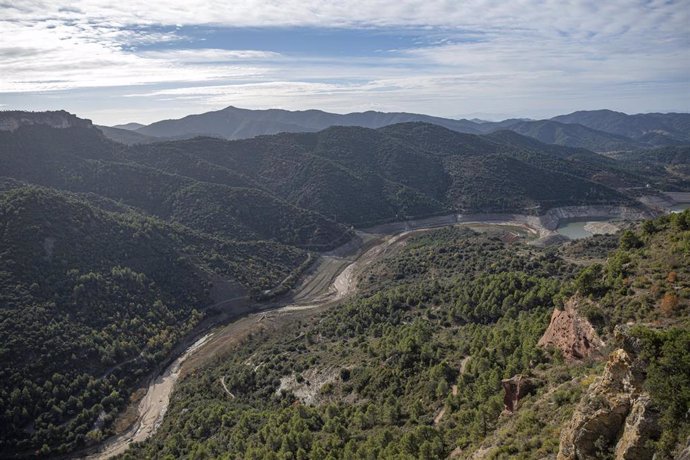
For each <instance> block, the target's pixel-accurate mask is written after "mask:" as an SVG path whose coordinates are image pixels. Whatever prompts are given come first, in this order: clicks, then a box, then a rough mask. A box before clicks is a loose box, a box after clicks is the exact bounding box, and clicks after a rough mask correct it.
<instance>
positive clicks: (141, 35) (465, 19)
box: [0, 0, 690, 115]
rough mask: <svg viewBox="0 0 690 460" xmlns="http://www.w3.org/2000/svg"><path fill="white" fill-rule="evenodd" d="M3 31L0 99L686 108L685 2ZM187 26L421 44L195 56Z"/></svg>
mask: <svg viewBox="0 0 690 460" xmlns="http://www.w3.org/2000/svg"><path fill="white" fill-rule="evenodd" d="M0 18H2V19H0V94H2V93H4V94H11V93H18V94H24V93H37V92H42V93H45V92H60V91H79V90H82V89H85V88H115V87H126V88H125V89H123V90H122V91H121V92H120V93H117V94H119V95H129V96H132V95H136V96H137V97H136V99H147V98H148V99H150V100H151V101H152V103H158V102H163V101H168V102H170V101H176V100H177V101H184V102H185V103H189V102H191V101H195V102H196V103H198V104H199V105H203V106H217V105H224V104H231V103H232V104H236V105H239V104H245V105H247V106H251V107H269V106H274V105H282V106H284V107H286V108H305V107H306V106H307V104H309V105H312V106H319V107H328V108H331V109H334V110H349V109H354V110H358V109H360V108H371V107H377V108H385V109H389V110H395V109H401V110H413V109H414V110H419V111H426V112H431V111H433V112H435V113H438V114H446V115H448V114H454V113H458V112H459V111H467V109H466V107H468V106H469V107H470V109H471V111H498V112H506V111H508V110H519V109H520V107H523V108H524V107H535V108H541V107H546V106H547V104H549V103H550V102H549V101H554V100H556V99H558V100H560V101H569V103H571V104H575V103H577V104H586V103H592V102H595V103H596V102H597V101H601V103H607V104H609V105H611V106H615V104H616V103H619V104H621V105H619V106H618V108H619V109H623V108H624V107H623V106H624V105H625V104H628V105H633V104H641V103H643V101H647V102H646V103H648V104H649V107H650V109H651V108H657V109H658V104H667V103H674V104H680V106H681V107H686V109H687V106H688V104H690V96H687V95H684V94H687V85H688V84H689V80H690V35H689V34H688V33H687V24H688V23H690V8H688V7H687V2H686V1H684V0H683V1H663V0H611V1H606V2H602V1H598V0H558V1H557V0H520V1H505V2H496V1H493V0H466V1H462V2H461V1H458V0H343V1H338V2H333V1H330V0H282V1H276V0H263V1H259V0H237V1H233V2H227V1H217V0H208V1H206V2H203V3H201V4H195V5H193V7H191V6H190V5H189V3H188V2H182V1H179V0H166V1H162V0H150V1H148V2H145V3H141V2H134V1H133V0H120V1H118V2H112V1H103V0H81V1H80V2H78V3H74V2H67V1H65V0H55V1H51V2H48V1H43V0H24V1H22V2H13V3H11V4H1V5H0ZM180 26H182V27H180ZM190 27H197V28H205V29H207V30H208V32H209V34H210V35H209V37H211V38H212V37H213V35H212V33H213V30H214V29H215V30H224V28H233V29H234V28H242V27H245V28H246V27H251V28H259V30H265V29H269V28H270V29H276V28H280V30H281V31H282V32H283V33H284V34H286V35H285V36H289V34H299V33H300V30H299V28H304V27H318V28H324V29H328V28H338V29H339V30H342V29H348V28H357V29H358V30H364V31H365V32H366V31H371V32H372V33H374V32H375V31H378V30H386V31H392V32H394V33H400V34H414V36H415V37H416V38H417V40H416V44H414V45H412V46H411V45H409V43H408V44H407V45H404V46H401V47H399V48H396V49H385V50H382V51H381V52H380V53H378V54H377V55H376V56H373V55H371V53H369V54H367V53H363V54H362V55H356V56H351V57H350V56H349V57H347V58H346V59H344V58H342V57H340V56H336V55H328V54H324V53H323V52H318V53H316V52H313V51H310V47H309V45H308V44H307V45H305V48H304V49H303V50H301V51H300V52H292V53H291V52H281V53H278V52H276V51H275V50H271V49H251V48H252V46H248V47H247V48H250V49H223V48H231V46H230V45H231V44H230V43H218V42H217V41H216V42H213V44H212V45H209V46H208V47H204V48H198V47H199V45H203V43H198V42H197V43H193V41H194V40H198V39H199V37H188V36H185V30H188V29H189V28H190ZM191 45H194V46H191ZM257 48H259V47H257ZM262 48H270V46H268V47H266V46H264V47H262ZM130 86H139V87H141V88H140V89H137V90H132V89H130V88H128V87H130ZM655 98H656V101H654V99H655ZM129 99H130V100H133V99H132V98H131V97H130V98H129ZM605 101H607V102H605ZM673 101H675V102H673ZM551 103H552V104H553V102H551ZM655 104H657V105H655ZM99 110H100V109H99ZM523 113H524V111H523Z"/></svg>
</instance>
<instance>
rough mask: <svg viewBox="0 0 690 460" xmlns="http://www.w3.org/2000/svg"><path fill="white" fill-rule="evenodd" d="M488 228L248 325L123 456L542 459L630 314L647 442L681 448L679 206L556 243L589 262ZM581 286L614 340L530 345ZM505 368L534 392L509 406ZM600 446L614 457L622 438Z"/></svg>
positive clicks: (689, 381)
mask: <svg viewBox="0 0 690 460" xmlns="http://www.w3.org/2000/svg"><path fill="white" fill-rule="evenodd" d="M500 236H501V233H500V232H499V233H498V234H496V233H491V232H490V233H488V234H477V233H474V232H473V231H471V230H465V229H457V228H455V229H443V230H438V231H435V232H431V233H427V234H423V235H420V236H417V237H413V238H411V239H410V240H409V241H408V242H407V244H406V245H405V246H404V247H403V249H402V250H401V251H400V252H398V253H397V254H394V255H391V256H389V257H388V258H386V259H384V260H382V261H381V262H380V263H378V264H375V265H373V266H372V267H371V269H369V270H368V271H367V272H365V273H364V274H363V276H362V278H361V281H360V282H361V286H360V289H361V293H360V294H359V295H358V296H357V297H356V298H354V299H352V300H350V301H348V302H347V303H346V304H345V305H343V306H341V307H340V308H337V309H332V310H329V311H327V312H326V313H323V314H321V315H317V316H315V317H313V318H311V319H309V320H307V321H304V320H301V321H294V322H292V323H291V324H289V325H288V326H283V327H282V328H281V329H280V332H278V331H275V330H273V331H270V330H269V331H268V332H265V333H261V332H259V333H258V334H255V335H254V336H250V337H249V338H248V339H247V340H245V341H243V342H242V343H241V346H236V347H232V348H229V349H228V350H227V351H226V354H225V355H224V356H218V357H216V358H215V359H212V360H210V361H208V362H207V363H206V365H204V366H203V367H201V368H197V369H196V370H194V372H192V373H190V374H189V375H188V376H187V377H186V378H185V379H184V380H183V381H182V382H181V383H180V385H179V387H178V389H177V390H176V393H175V395H174V397H173V404H172V407H171V408H170V411H169V413H168V415H167V416H166V419H165V421H164V423H163V425H162V427H161V429H160V431H159V432H158V433H157V434H156V435H155V436H154V437H153V438H152V439H151V440H150V441H148V442H146V443H145V444H144V445H142V446H137V447H135V448H134V449H133V450H132V451H130V452H129V453H127V454H125V455H124V456H123V458H132V459H134V458H140V457H144V456H155V457H159V458H164V457H166V456H170V457H175V458H215V457H222V456H228V457H230V458H235V457H239V458H246V459H270V458H276V459H278V458H305V459H317V458H326V457H329V458H348V459H351V458H396V459H398V458H410V459H412V458H415V459H416V458H423V459H434V458H446V457H448V456H449V455H450V456H451V457H456V458H469V457H470V456H471V455H472V454H473V453H474V452H481V455H482V456H483V457H484V458H525V459H527V458H545V457H547V458H548V457H549V456H555V454H556V453H557V452H558V451H559V444H560V443H559V435H560V433H561V431H562V430H563V429H564V427H566V426H568V424H569V423H570V418H571V414H573V411H575V410H581V404H578V402H579V401H580V400H581V399H582V400H583V401H585V400H586V399H587V397H588V394H589V392H590V391H592V390H591V388H589V389H588V387H589V386H590V384H591V383H592V382H596V381H598V380H597V379H596V377H597V376H598V375H599V374H601V372H602V364H603V363H602V356H605V353H607V350H611V349H612V348H610V347H612V346H614V344H615V343H616V341H615V340H614V338H613V331H614V329H615V326H616V325H618V324H621V323H624V322H628V321H635V322H636V323H637V324H638V326H637V327H636V328H634V329H633V330H631V332H630V333H629V334H630V335H629V336H628V337H630V338H631V339H630V340H633V341H636V342H635V344H636V345H635V347H636V348H637V350H638V352H639V356H638V358H636V359H639V362H640V364H639V365H640V366H644V367H643V368H644V369H645V378H644V388H645V389H646V391H649V393H650V395H651V400H652V402H653V407H654V410H655V411H657V413H658V414H659V415H658V419H656V420H658V422H656V423H658V426H659V432H658V434H656V435H654V434H652V435H651V436H652V438H650V441H649V442H651V443H652V444H650V445H651V446H652V449H653V450H654V451H655V452H656V453H657V458H667V459H670V458H673V457H674V455H677V453H678V449H680V448H682V445H683V443H684V440H685V439H686V437H687V436H688V434H690V424H689V423H687V421H685V420H684V418H683V413H684V412H685V411H687V409H688V404H690V396H689V395H688V392H687V389H688V388H690V372H689V369H690V367H689V366H687V361H688V359H689V358H690V353H688V345H690V329H689V327H690V325H689V324H688V323H687V314H688V309H689V308H690V305H689V301H690V272H689V271H688V267H689V266H690V264H688V259H690V212H685V213H684V214H676V215H673V216H670V217H669V216H666V217H663V218H660V219H657V220H656V221H650V222H646V223H645V224H644V225H643V226H642V227H641V228H639V229H637V230H636V231H634V232H633V231H627V232H625V233H623V234H622V236H620V242H619V243H618V248H617V249H615V250H613V252H609V251H611V249H610V246H609V245H608V244H603V245H602V244H601V243H595V244H593V245H592V244H589V243H577V244H575V245H574V246H573V248H568V247H566V248H564V250H563V251H565V252H564V253H563V254H568V255H567V258H568V259H576V260H578V261H579V262H578V263H586V264H589V265H588V266H587V267H586V268H581V267H580V266H578V265H573V264H572V263H570V262H567V261H566V260H564V258H562V257H561V256H560V255H559V252H554V251H553V250H546V251H542V250H536V249H531V248H530V247H529V246H526V245H524V244H523V243H521V242H517V243H504V242H502V240H501V239H500V238H499V237H500ZM597 248H599V249H597ZM607 254H608V258H607V259H606V262H605V263H604V264H596V263H595V264H592V262H591V260H592V257H591V256H592V255H596V256H597V258H606V256H607ZM587 260H590V262H586V261H587ZM575 294H576V297H575V298H579V299H581V300H579V301H578V302H580V303H581V305H582V307H580V311H579V314H581V315H585V316H586V317H587V318H590V320H591V321H592V322H593V323H594V324H595V325H596V328H597V329H598V331H599V333H600V334H602V336H603V337H605V338H606V339H607V341H608V340H610V341H611V345H610V347H609V348H606V349H602V350H600V351H601V352H602V355H592V358H589V359H584V360H576V361H572V360H571V361H565V360H564V357H563V354H562V353H561V352H560V350H558V349H551V348H544V347H540V346H538V341H539V339H540V337H541V336H542V335H543V334H544V331H545V330H546V328H547V326H548V325H549V317H550V316H551V313H552V310H553V309H554V308H563V304H564V302H565V301H566V300H567V299H572V298H573V297H572V296H573V295H575ZM587 305H590V306H589V307H586V306H587ZM626 340H628V339H626ZM596 356H600V357H599V358H597V357H596ZM516 375H522V376H523V378H525V380H526V381H528V382H530V385H531V388H532V389H531V390H530V392H529V393H528V394H525V395H521V397H520V402H519V405H518V406H517V407H511V408H510V409H507V408H506V407H508V406H506V405H505V404H507V403H506V402H505V401H506V400H504V390H503V389H502V384H503V383H502V380H503V379H509V378H511V377H513V376H516ZM221 381H222V382H223V383H224V385H225V389H224V387H223V386H222V385H221ZM506 381H507V380H503V382H506ZM592 388H594V385H593V386H592ZM228 392H229V393H228ZM647 417H649V415H647ZM647 421H648V422H649V418H648V419H647ZM650 423H651V422H650ZM650 433H651V432H650ZM648 434H649V433H646V434H645V436H647V435H648ZM598 442H599V444H597V446H598V447H596V448H597V449H600V450H599V452H600V453H601V458H608V457H607V456H608V455H610V454H611V453H612V449H613V447H612V446H614V445H615V442H616V439H615V438H614V439H608V438H606V437H605V436H604V433H602V438H601V440H600V441H598ZM609 443H613V444H609Z"/></svg>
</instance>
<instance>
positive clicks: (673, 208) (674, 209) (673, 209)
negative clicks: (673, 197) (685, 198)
mask: <svg viewBox="0 0 690 460" xmlns="http://www.w3.org/2000/svg"><path fill="white" fill-rule="evenodd" d="M688 208H690V203H678V204H674V205H673V206H671V207H670V208H669V211H671V212H683V211H685V210H686V209H688Z"/></svg>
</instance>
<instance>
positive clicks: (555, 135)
mask: <svg viewBox="0 0 690 460" xmlns="http://www.w3.org/2000/svg"><path fill="white" fill-rule="evenodd" d="M407 122H423V123H431V124H435V125H438V126H442V127H444V128H447V129H450V130H452V131H457V132H460V133H467V134H488V133H491V132H495V131H499V130H505V129H507V130H511V131H515V132H517V133H520V134H523V135H525V136H529V137H532V138H534V139H537V140H539V141H541V142H544V143H547V144H556V145H563V146H567V147H582V148H586V149H589V150H593V151H597V152H613V151H629V150H636V149H642V148H650V147H659V146H669V145H684V144H690V114H686V113H667V114H661V113H649V114H637V115H627V114H625V113H621V112H613V111H610V110H594V111H582V112H574V113H571V114H569V115H560V116H557V117H554V118H552V119H549V120H525V119H509V120H504V121H499V122H490V121H482V120H476V119H475V120H465V119H460V120H454V119H449V118H441V117H432V116H428V115H422V114H414V113H402V112H398V113H384V112H373V111H369V112H361V113H349V114H344V115H340V114H334V113H328V112H323V111H321V110H306V111H288V110H279V109H270V110H247V109H240V108H236V107H227V108H225V109H222V110H217V111H213V112H206V113H202V114H198V115H189V116H186V117H184V118H180V119H177V120H163V121H159V122H156V123H152V124H150V125H148V126H144V125H141V124H138V123H128V124H125V125H117V126H114V127H112V128H108V127H100V128H101V129H102V130H103V132H104V133H105V134H106V136H108V137H110V138H111V139H113V140H115V141H117V142H121V143H126V144H130V145H131V144H137V143H150V142H155V141H157V140H161V139H167V140H170V139H189V138H193V137H197V136H210V137H218V138H222V139H231V140H232V139H246V138H251V137H255V136H259V135H266V134H277V133H281V132H293V133H294V132H316V131H320V130H323V129H326V128H328V127H331V126H359V127H363V128H372V129H376V128H381V127H383V126H388V125H393V124H396V123H407Z"/></svg>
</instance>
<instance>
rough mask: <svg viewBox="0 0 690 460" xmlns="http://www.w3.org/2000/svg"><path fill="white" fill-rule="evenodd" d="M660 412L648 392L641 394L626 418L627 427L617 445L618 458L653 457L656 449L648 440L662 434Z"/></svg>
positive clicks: (635, 459)
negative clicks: (651, 446)
mask: <svg viewBox="0 0 690 460" xmlns="http://www.w3.org/2000/svg"><path fill="white" fill-rule="evenodd" d="M660 434H661V433H660V428H659V425H658V414H657V412H656V411H655V410H654V409H653V407H652V404H651V398H650V397H649V395H648V394H646V393H644V394H641V395H640V396H639V397H638V398H637V399H636V400H635V401H634V402H633V404H632V409H631V410H630V414H628V418H627V419H626V420H625V428H624V430H623V435H622V436H621V438H620V440H619V441H618V444H617V445H616V456H615V458H616V460H644V459H648V458H652V457H653V455H654V450H653V449H651V448H649V447H647V441H648V440H650V439H654V438H657V437H658V436H659V435H660Z"/></svg>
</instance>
